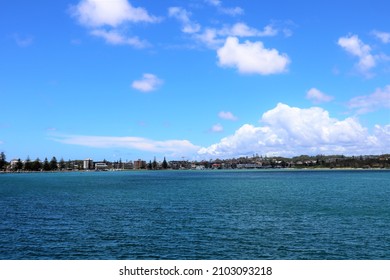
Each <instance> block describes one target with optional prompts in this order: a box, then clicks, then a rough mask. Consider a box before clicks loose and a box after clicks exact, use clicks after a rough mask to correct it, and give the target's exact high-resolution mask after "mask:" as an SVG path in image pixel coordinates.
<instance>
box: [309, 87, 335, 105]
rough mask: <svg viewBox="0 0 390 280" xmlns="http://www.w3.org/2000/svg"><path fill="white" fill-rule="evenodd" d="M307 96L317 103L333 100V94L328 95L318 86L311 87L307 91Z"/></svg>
mask: <svg viewBox="0 0 390 280" xmlns="http://www.w3.org/2000/svg"><path fill="white" fill-rule="evenodd" d="M306 98H307V99H309V100H311V101H312V102H313V103H315V104H318V103H323V102H329V101H332V100H333V96H330V95H326V94H325V93H323V92H321V91H319V90H318V89H316V88H311V89H309V90H308V91H307V93H306Z"/></svg>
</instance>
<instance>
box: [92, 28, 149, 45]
mask: <svg viewBox="0 0 390 280" xmlns="http://www.w3.org/2000/svg"><path fill="white" fill-rule="evenodd" d="M91 34H92V35H93V36H96V37H100V38H103V39H104V40H105V41H106V42H107V43H109V44H112V45H129V46H133V47H136V48H145V47H148V46H150V44H149V43H148V42H146V41H144V40H140V39H139V38H138V37H126V36H125V35H123V34H121V33H120V32H119V31H116V30H109V31H106V30H103V29H95V30H92V31H91Z"/></svg>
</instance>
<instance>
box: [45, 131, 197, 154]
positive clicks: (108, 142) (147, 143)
mask: <svg viewBox="0 0 390 280" xmlns="http://www.w3.org/2000/svg"><path fill="white" fill-rule="evenodd" d="M51 139H52V140H54V141H57V142H60V143H64V144H71V145H79V146H85V147H92V148H127V149H135V150H139V151H145V152H155V153H171V154H177V155H181V154H191V153H195V152H196V151H197V150H198V149H199V147H198V146H195V145H193V144H192V143H191V142H190V141H188V140H166V141H156V140H152V139H148V138H142V137H130V136H129V137H112V136H85V135H57V136H52V138H51Z"/></svg>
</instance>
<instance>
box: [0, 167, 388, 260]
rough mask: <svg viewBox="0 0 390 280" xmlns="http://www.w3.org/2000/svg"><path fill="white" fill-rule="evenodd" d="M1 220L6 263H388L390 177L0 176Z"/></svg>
mask: <svg viewBox="0 0 390 280" xmlns="http://www.w3.org/2000/svg"><path fill="white" fill-rule="evenodd" d="M0 221H1V222H0V259H76V260H79V259H390V172H389V171H385V170H384V171H382V170H381V171H372V170H370V171H365V170H364V171H363V170H361V171H357V170H351V171H335V170H323V171H287V170H281V171H274V170H272V171H264V170H261V171H257V170H254V171H221V170H218V171H140V172H138V171H133V172H82V173H80V172H70V173H33V174H0Z"/></svg>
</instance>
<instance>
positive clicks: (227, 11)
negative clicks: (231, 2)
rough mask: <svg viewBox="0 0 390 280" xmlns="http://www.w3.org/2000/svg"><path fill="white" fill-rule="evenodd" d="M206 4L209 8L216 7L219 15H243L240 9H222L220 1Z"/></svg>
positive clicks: (211, 1)
mask: <svg viewBox="0 0 390 280" xmlns="http://www.w3.org/2000/svg"><path fill="white" fill-rule="evenodd" d="M206 3H208V4H210V5H211V6H214V7H217V8H218V11H219V12H220V13H223V14H227V15H230V16H237V15H242V14H243V13H244V10H243V9H242V8H241V7H231V8H226V7H223V5H222V1H220V0H206Z"/></svg>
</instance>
